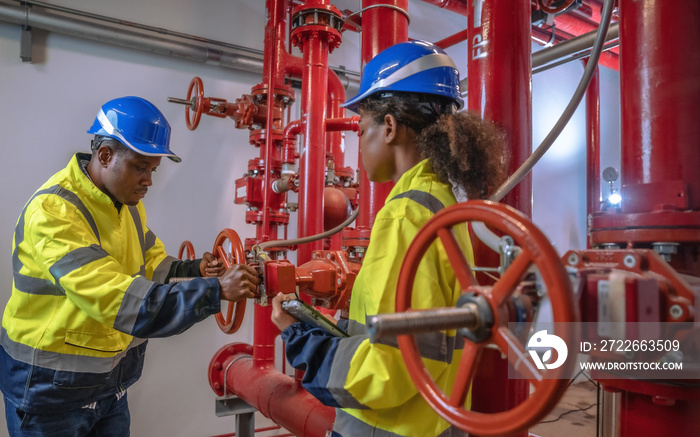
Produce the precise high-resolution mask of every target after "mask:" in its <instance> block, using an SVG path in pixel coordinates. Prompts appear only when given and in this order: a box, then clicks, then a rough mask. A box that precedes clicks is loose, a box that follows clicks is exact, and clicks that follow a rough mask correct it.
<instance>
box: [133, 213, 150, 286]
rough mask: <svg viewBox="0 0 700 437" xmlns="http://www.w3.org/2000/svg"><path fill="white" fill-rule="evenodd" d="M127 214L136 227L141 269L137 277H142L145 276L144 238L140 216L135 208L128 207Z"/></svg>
mask: <svg viewBox="0 0 700 437" xmlns="http://www.w3.org/2000/svg"><path fill="white" fill-rule="evenodd" d="M129 212H130V213H131V218H132V219H134V226H136V233H137V234H138V236H139V244H140V245H141V267H140V268H139V272H138V273H137V275H141V276H144V275H145V274H146V237H145V236H144V235H143V224H141V214H139V210H138V208H137V207H135V206H130V207H129Z"/></svg>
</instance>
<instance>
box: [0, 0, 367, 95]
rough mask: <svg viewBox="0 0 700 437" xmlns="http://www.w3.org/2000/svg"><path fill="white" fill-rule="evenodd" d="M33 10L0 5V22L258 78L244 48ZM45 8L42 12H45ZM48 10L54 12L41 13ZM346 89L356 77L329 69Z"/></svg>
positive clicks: (258, 60) (259, 57) (259, 64)
mask: <svg viewBox="0 0 700 437" xmlns="http://www.w3.org/2000/svg"><path fill="white" fill-rule="evenodd" d="M29 4H34V5H35V6H33V7H31V8H29V10H28V11H27V9H26V8H25V6H24V4H22V3H19V2H17V1H10V0H0V21H3V22H6V23H10V24H17V25H28V26H32V27H33V28H37V29H43V30H46V31H49V32H55V33H59V34H62V35H68V36H73V37H76V38H81V39H86V40H89V41H95V42H100V43H105V44H111V45H116V46H120V47H126V48H130V49H136V50H140V51H145V52H149V53H156V54H160V55H164V56H171V57H175V58H178V59H183V60H187V61H192V62H198V63H203V64H210V65H215V66H219V67H225V68H232V69H236V70H242V71H246V72H250V73H256V74H262V72H263V57H264V55H263V53H262V52H261V51H256V50H253V49H248V48H245V47H237V46H234V45H232V44H228V43H224V42H220V41H214V40H210V39H206V38H200V37H196V36H191V35H186V34H181V33H178V32H173V31H169V30H166V29H161V28H156V27H150V26H146V25H142V24H137V23H128V22H124V21H121V20H117V19H114V18H109V17H104V16H101V15H95V14H90V13H87V12H83V11H79V10H75V9H69V8H64V7H57V6H53V5H45V4H43V3H39V2H29ZM44 6H45V8H44ZM42 8H44V9H46V8H51V9H54V10H56V12H52V11H49V10H42ZM331 69H332V70H334V71H335V72H336V73H337V74H338V75H339V76H340V78H341V81H342V83H343V84H344V85H346V89H348V91H349V93H348V94H350V91H352V92H356V91H357V89H358V88H359V73H355V72H351V71H346V70H344V69H342V68H336V67H331Z"/></svg>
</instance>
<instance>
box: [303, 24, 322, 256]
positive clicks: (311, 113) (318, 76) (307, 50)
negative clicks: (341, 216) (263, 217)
mask: <svg viewBox="0 0 700 437" xmlns="http://www.w3.org/2000/svg"><path fill="white" fill-rule="evenodd" d="M302 50H303V59H304V68H303V73H302V87H301V89H302V96H301V117H302V120H304V129H303V136H304V141H303V143H302V149H301V155H300V158H299V176H300V185H299V215H298V220H299V221H298V235H299V237H306V236H308V235H315V234H320V233H321V232H323V187H324V185H325V174H324V171H323V170H324V169H325V168H326V159H325V157H326V150H325V141H324V140H325V127H324V118H325V116H326V98H327V90H328V42H327V41H326V40H324V39H323V38H309V39H308V40H306V42H305V43H304V44H303V48H302ZM322 246H323V241H320V240H319V241H316V242H313V243H309V244H303V245H301V246H299V250H298V253H297V265H302V264H303V263H306V262H308V261H311V253H312V252H313V251H314V250H318V249H322V248H323V247H322Z"/></svg>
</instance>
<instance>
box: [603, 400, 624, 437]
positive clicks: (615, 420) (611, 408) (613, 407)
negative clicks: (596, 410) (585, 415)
mask: <svg viewBox="0 0 700 437" xmlns="http://www.w3.org/2000/svg"><path fill="white" fill-rule="evenodd" d="M601 393H602V398H601V399H600V414H599V418H598V419H599V420H598V435H600V437H619V436H620V409H621V405H622V404H621V401H622V399H621V398H622V393H620V392H610V391H607V390H605V389H603V390H601Z"/></svg>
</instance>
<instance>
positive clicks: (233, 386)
mask: <svg viewBox="0 0 700 437" xmlns="http://www.w3.org/2000/svg"><path fill="white" fill-rule="evenodd" d="M251 349H252V348H251V347H250V346H249V345H244V344H241V343H233V344H229V345H227V346H224V347H222V348H221V349H219V351H217V353H216V354H215V355H214V357H213V358H212V360H211V363H210V365H209V369H210V372H209V383H210V385H211V387H212V389H213V390H214V391H215V392H216V393H217V394H218V395H219V396H223V395H224V388H223V387H224V384H226V388H227V389H228V390H230V391H232V392H233V393H235V394H236V396H238V397H239V398H241V399H242V400H244V401H245V402H247V403H248V404H250V405H252V406H254V407H255V408H256V409H258V410H259V411H260V412H261V413H262V414H263V415H264V416H265V417H268V418H270V419H271V420H272V421H274V422H275V423H277V424H280V425H281V426H282V427H283V428H285V429H287V430H288V431H290V432H291V433H293V434H294V435H298V436H305V437H325V436H326V433H327V432H328V431H329V430H330V429H332V427H333V422H334V421H335V409H334V408H331V407H326V406H324V405H322V404H321V403H320V402H319V401H318V400H317V399H316V398H315V397H313V395H311V394H309V392H307V391H306V390H304V389H303V388H301V384H299V383H298V382H297V381H296V380H295V379H293V378H291V377H289V376H287V375H284V374H282V373H280V372H279V371H277V369H275V368H274V367H273V366H272V365H259V364H258V363H257V361H256V360H254V359H253V358H252V357H251V356H250V353H251Z"/></svg>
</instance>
